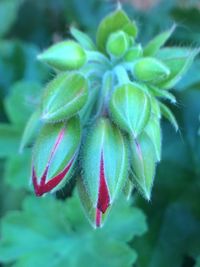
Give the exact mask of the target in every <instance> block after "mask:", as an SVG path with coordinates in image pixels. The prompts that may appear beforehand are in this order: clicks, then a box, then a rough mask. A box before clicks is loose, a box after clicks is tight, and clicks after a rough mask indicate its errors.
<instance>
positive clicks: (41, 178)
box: [32, 118, 80, 196]
mask: <svg viewBox="0 0 200 267" xmlns="http://www.w3.org/2000/svg"><path fill="white" fill-rule="evenodd" d="M79 142H80V122H79V120H78V119H77V118H73V119H71V120H70V121H68V122H67V124H66V123H60V124H56V125H51V124H48V125H44V127H43V128H42V130H41V133H40V135H39V138H38V140H37V141H36V144H35V148H34V154H33V167H32V182H33V186H34V189H35V194H36V195H37V196H42V195H43V194H45V193H47V192H50V191H52V190H57V189H59V188H60V187H61V186H62V185H63V182H64V181H65V180H66V179H67V178H69V177H70V173H71V169H72V165H73V163H74V162H75V157H76V155H77V149H78V147H79Z"/></svg>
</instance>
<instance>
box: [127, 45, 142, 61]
mask: <svg viewBox="0 0 200 267" xmlns="http://www.w3.org/2000/svg"><path fill="white" fill-rule="evenodd" d="M141 56H142V46H141V45H140V44H138V45H137V46H134V47H132V48H130V49H129V50H128V51H127V53H126V54H125V56H124V60H125V61H126V62H132V61H134V60H135V59H137V58H140V57H141Z"/></svg>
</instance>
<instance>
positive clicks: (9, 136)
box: [0, 123, 21, 158]
mask: <svg viewBox="0 0 200 267" xmlns="http://www.w3.org/2000/svg"><path fill="white" fill-rule="evenodd" d="M20 136H21V132H20V131H19V130H18V129H16V127H14V126H12V125H10V124H6V123H5V124H3V123H1V124H0V147H1V149H0V158H4V157H9V156H12V155H13V154H16V153H17V152H18V149H19V142H20Z"/></svg>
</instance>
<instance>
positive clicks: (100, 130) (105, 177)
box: [82, 118, 128, 227]
mask: <svg viewBox="0 0 200 267" xmlns="http://www.w3.org/2000/svg"><path fill="white" fill-rule="evenodd" d="M82 166H83V177H82V179H83V183H84V185H85V187H86V190H87V194H88V197H89V199H90V200H91V203H92V206H93V207H94V208H95V209H96V217H95V218H96V226H97V227H98V226H101V225H102V221H101V215H102V214H104V213H105V212H106V211H107V208H108V207H109V206H110V205H112V203H113V201H114V200H115V198H116V197H117V195H118V194H119V192H120V190H121V189H122V187H123V185H124V182H125V180H126V178H127V175H128V153H127V148H126V144H125V140H124V137H123V135H122V134H121V132H120V130H119V129H118V128H117V127H116V126H115V125H113V124H112V123H111V122H110V121H109V120H108V119H104V118H101V119H100V120H98V121H97V123H96V124H95V125H94V126H93V127H92V129H91V131H90V132H89V134H88V137H87V140H86V143H85V146H84V148H83V159H82Z"/></svg>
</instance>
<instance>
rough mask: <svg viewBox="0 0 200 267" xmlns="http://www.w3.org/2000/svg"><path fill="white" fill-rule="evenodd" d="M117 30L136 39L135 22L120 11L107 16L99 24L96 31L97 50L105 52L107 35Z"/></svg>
mask: <svg viewBox="0 0 200 267" xmlns="http://www.w3.org/2000/svg"><path fill="white" fill-rule="evenodd" d="M118 30H122V31H124V32H126V33H127V34H128V35H130V36H132V37H136V35H137V27H136V25H135V22H133V21H131V20H130V19H129V18H128V16H127V15H126V13H125V12H124V11H123V10H121V9H118V10H116V11H115V12H113V13H111V14H109V15H108V16H107V17H105V18H104V19H103V20H102V22H101V23H100V25H99V28H98V30H97V46H98V48H99V50H101V51H102V52H105V48H106V42H107V39H108V37H109V35H110V34H111V33H113V32H116V31H118Z"/></svg>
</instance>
